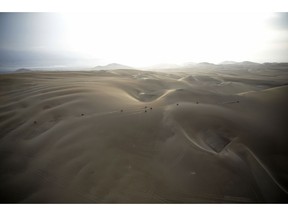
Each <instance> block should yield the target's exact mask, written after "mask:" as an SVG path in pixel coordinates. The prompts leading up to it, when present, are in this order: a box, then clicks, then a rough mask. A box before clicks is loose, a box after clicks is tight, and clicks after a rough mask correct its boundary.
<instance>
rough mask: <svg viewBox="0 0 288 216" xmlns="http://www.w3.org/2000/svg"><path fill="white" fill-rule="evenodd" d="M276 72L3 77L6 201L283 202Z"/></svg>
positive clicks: (286, 119)
mask: <svg viewBox="0 0 288 216" xmlns="http://www.w3.org/2000/svg"><path fill="white" fill-rule="evenodd" d="M272 66H273V65H272ZM272 66H271V67H268V66H267V67H268V68H265V67H266V66H265V67H264V66H263V67H261V68H260V69H259V68H256V69H255V68H254V69H253V68H252V69H251V68H250V69H249V68H248V69H247V68H240V69H239V67H238V68H236V69H235V68H233V66H226V67H225V68H226V69H225V68H223V67H212V68H211V67H207V68H206V67H205V66H203V67H198V68H196V69H195V68H194V69H185V70H184V69H179V70H176V69H171V70H166V71H158V72H157V71H141V70H133V69H122V70H98V71H96V70H92V71H73V72H72V71H67V72H65V71H61V72H60V71H58V72H57V71H54V72H51V71H50V72H49V71H41V72H39V71H38V72H37V71H32V72H29V71H26V72H23V73H13V74H1V75H0V173H1V174H0V182H1V184H0V197H1V198H0V199H1V200H0V201H1V203H287V201H288V166H287V165H288V135H287V134H288V100H287V96H288V70H287V68H284V69H283V68H278V67H276V66H273V67H272Z"/></svg>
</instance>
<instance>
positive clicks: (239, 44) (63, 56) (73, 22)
mask: <svg viewBox="0 0 288 216" xmlns="http://www.w3.org/2000/svg"><path fill="white" fill-rule="evenodd" d="M85 59H86V61H85ZM225 60H232V61H246V60H247V61H256V62H275V61H277V62H283V61H287V62H288V13H244V14H241V13H222V14H221V13H194V14H176V13H175V14H171V13H166V14H164V13H163V14H144V13H141V14H127V13H126V14H120V13H119V14H117V13H113V14H112V13H111V14H107V13H105V14H100V13H98V14H89V13H88V14H87V13H86V14H85V13H78V14H77V13H74V14H73V13H66V14H55V13H0V64H1V65H5V64H19V65H21V64H23V65H24V66H27V65H29V63H31V65H32V64H33V65H37V64H39V66H40V65H41V64H43V65H49V64H51V65H67V66H68V65H69V64H70V63H71V64H72V63H73V64H75V62H78V63H79V64H80V65H81V64H83V65H85V64H89V65H95V66H96V65H98V64H101V63H109V62H117V63H122V64H127V65H131V66H147V65H153V64H157V63H182V62H202V61H207V62H214V63H218V62H221V61H225ZM94 62H95V63H94Z"/></svg>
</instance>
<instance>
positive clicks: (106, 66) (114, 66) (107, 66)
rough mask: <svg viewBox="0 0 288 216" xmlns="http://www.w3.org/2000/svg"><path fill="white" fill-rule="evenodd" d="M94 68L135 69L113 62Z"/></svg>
mask: <svg viewBox="0 0 288 216" xmlns="http://www.w3.org/2000/svg"><path fill="white" fill-rule="evenodd" d="M93 69H95V70H116V69H133V68H132V67H129V66H126V65H121V64H117V63H111V64H108V65H105V66H96V67H94V68H93Z"/></svg>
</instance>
